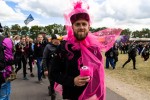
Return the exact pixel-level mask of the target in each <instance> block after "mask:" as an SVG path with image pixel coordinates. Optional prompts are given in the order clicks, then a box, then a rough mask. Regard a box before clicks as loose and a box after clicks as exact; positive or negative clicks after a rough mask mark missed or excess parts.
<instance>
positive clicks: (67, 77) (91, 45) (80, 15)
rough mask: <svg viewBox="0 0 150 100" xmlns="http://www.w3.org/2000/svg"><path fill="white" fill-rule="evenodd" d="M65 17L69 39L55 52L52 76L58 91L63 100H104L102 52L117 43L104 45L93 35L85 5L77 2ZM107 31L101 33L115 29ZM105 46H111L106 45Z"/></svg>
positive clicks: (65, 38) (111, 42) (66, 37)
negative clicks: (82, 72) (83, 72)
mask: <svg viewBox="0 0 150 100" xmlns="http://www.w3.org/2000/svg"><path fill="white" fill-rule="evenodd" d="M87 8H88V7H87ZM65 18H66V30H67V36H65V37H64V41H63V42H62V43H61V44H60V45H59V46H58V48H57V49H56V53H57V55H56V56H55V57H54V60H53V62H52V66H51V73H50V74H51V78H52V80H54V81H55V82H57V83H56V85H55V86H56V87H55V90H56V91H58V92H59V93H61V92H62V96H63V99H64V100H87V99H88V100H105V85H104V65H103V59H102V55H101V52H100V51H101V48H104V49H107V50H108V49H109V48H110V47H111V46H113V43H114V41H115V40H114V39H112V41H110V42H103V41H102V40H101V39H100V38H99V37H98V36H95V35H93V34H91V33H90V31H89V29H90V23H91V19H90V15H89V13H88V12H87V10H86V9H83V8H82V2H76V3H75V5H74V9H73V10H72V11H71V12H70V13H69V14H66V15H65ZM68 19H70V20H68ZM104 31H105V32H104ZM104 31H102V32H101V33H105V34H107V33H108V32H110V31H112V30H110V29H108V30H107V32H106V30H104ZM116 31H117V30H116ZM119 32H120V31H119ZM99 33H100V32H98V33H96V34H97V35H99ZM112 33H113V32H112ZM103 40H104V41H106V40H108V39H103ZM110 40H111V39H110ZM100 41H101V42H102V43H100ZM103 43H104V44H109V45H106V46H104V45H103ZM106 47H107V48H106ZM82 66H87V68H88V69H89V72H88V73H89V74H88V75H85V76H83V75H81V74H80V70H81V68H82ZM85 73H86V72H85ZM60 84H61V85H62V89H60ZM60 90H62V91H60Z"/></svg>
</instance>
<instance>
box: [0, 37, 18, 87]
mask: <svg viewBox="0 0 150 100" xmlns="http://www.w3.org/2000/svg"><path fill="white" fill-rule="evenodd" d="M4 39H5V37H3V36H1V35H0V88H1V85H2V84H3V83H5V82H6V81H12V80H14V79H15V77H14V78H12V75H13V74H12V73H11V74H10V76H9V77H6V78H5V77H4V76H3V73H4V72H5V70H4V69H5V67H7V66H8V65H13V62H14V61H13V60H8V61H6V58H5V52H4V50H5V49H6V47H5V46H3V44H2V42H3V40H4ZM12 71H13V69H12ZM13 76H14V75H13Z"/></svg>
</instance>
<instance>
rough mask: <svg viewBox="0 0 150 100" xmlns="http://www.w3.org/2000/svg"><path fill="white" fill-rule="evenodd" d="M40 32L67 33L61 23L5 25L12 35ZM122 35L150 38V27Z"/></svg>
mask: <svg viewBox="0 0 150 100" xmlns="http://www.w3.org/2000/svg"><path fill="white" fill-rule="evenodd" d="M106 28H107V27H100V28H93V27H91V28H90V31H91V32H96V31H100V30H103V29H106ZM40 32H45V33H46V34H47V35H51V34H55V33H57V34H59V35H61V36H62V35H65V34H66V31H65V26H63V25H61V24H55V23H54V24H51V25H47V26H38V25H35V26H31V27H30V28H29V27H28V26H22V27H21V26H20V25H19V24H14V25H12V26H11V27H8V26H4V34H11V35H30V36H31V37H33V38H35V37H36V36H37V34H39V33H40ZM121 35H127V36H130V37H133V38H137V37H138V38H150V29H148V28H143V29H142V30H141V31H139V30H136V31H131V30H130V29H124V30H123V31H122V33H121Z"/></svg>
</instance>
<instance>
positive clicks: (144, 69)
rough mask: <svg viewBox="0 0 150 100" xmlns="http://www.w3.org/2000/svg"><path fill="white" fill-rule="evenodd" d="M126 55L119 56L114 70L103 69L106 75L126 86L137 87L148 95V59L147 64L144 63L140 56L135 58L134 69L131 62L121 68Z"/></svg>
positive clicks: (149, 64)
mask: <svg viewBox="0 0 150 100" xmlns="http://www.w3.org/2000/svg"><path fill="white" fill-rule="evenodd" d="M127 58H128V55H127V54H119V60H118V62H117V65H116V69H115V70H112V68H111V67H110V68H109V69H105V73H106V75H111V76H112V77H115V78H117V79H119V80H121V81H123V82H125V83H127V84H131V85H133V86H136V87H139V88H141V89H144V90H146V91H147V92H149V93H150V59H148V62H144V61H143V58H141V56H139V55H138V56H137V57H136V68H137V70H133V62H132V60H131V61H130V62H129V63H128V64H127V65H126V66H125V67H124V68H121V67H122V65H123V64H124V62H125V61H126V60H127Z"/></svg>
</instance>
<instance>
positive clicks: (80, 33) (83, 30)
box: [72, 19, 90, 41]
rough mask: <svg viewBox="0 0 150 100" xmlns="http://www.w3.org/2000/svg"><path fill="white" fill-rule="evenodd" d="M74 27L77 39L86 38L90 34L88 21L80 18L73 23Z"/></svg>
mask: <svg viewBox="0 0 150 100" xmlns="http://www.w3.org/2000/svg"><path fill="white" fill-rule="evenodd" d="M72 28H73V31H74V36H75V37H76V39H77V40H79V41H80V40H84V39H85V38H86V36H87V35H88V32H89V29H90V25H89V23H88V21H86V20H84V19H80V20H77V21H76V22H74V23H73V25H72Z"/></svg>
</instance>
